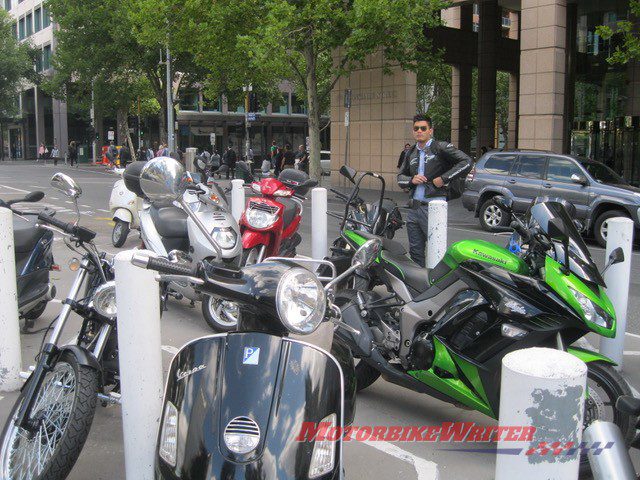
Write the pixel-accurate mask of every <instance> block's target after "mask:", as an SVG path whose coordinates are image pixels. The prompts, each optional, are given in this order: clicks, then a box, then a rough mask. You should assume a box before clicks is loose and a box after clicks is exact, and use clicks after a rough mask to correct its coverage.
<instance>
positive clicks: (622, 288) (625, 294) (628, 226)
mask: <svg viewBox="0 0 640 480" xmlns="http://www.w3.org/2000/svg"><path fill="white" fill-rule="evenodd" d="M607 227H608V228H607V253H606V255H607V256H606V258H607V259H608V258H609V255H610V254H611V252H612V251H613V250H615V249H616V248H618V247H622V251H623V252H624V262H622V263H618V264H617V265H612V266H611V267H609V270H607V271H606V272H605V274H604V281H605V283H606V284H607V296H608V297H609V299H610V300H611V303H613V307H614V308H615V310H616V336H615V338H604V337H603V338H601V339H600V353H602V354H603V355H606V356H607V357H609V358H610V359H611V360H613V361H614V362H616V363H617V364H618V366H617V367H616V368H617V369H618V370H622V361H623V358H624V356H623V351H624V337H625V332H626V331H627V305H628V303H629V279H630V276H631V257H632V255H633V228H634V227H633V220H631V219H629V218H623V217H617V218H610V219H609V220H608V221H607Z"/></svg>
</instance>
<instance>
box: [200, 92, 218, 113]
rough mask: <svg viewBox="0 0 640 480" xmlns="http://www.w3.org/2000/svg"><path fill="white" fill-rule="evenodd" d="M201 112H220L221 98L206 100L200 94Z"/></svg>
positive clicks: (203, 95) (204, 96)
mask: <svg viewBox="0 0 640 480" xmlns="http://www.w3.org/2000/svg"><path fill="white" fill-rule="evenodd" d="M202 111H203V112H221V111H222V97H218V98H216V99H214V100H211V99H209V98H207V96H206V95H205V94H202Z"/></svg>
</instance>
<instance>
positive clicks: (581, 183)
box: [462, 150, 640, 246]
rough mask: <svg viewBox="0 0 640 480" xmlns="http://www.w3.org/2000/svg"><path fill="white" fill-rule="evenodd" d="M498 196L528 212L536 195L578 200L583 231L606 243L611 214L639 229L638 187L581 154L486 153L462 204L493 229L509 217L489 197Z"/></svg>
mask: <svg viewBox="0 0 640 480" xmlns="http://www.w3.org/2000/svg"><path fill="white" fill-rule="evenodd" d="M495 195H504V196H506V197H508V198H511V199H512V200H513V205H514V211H515V212H516V213H523V212H525V211H526V209H527V206H528V205H529V204H530V203H531V201H532V200H533V199H534V198H535V197H537V196H554V197H560V198H564V199H565V200H567V201H569V202H571V203H573V204H574V205H575V207H576V211H577V218H578V219H579V220H582V221H583V222H584V224H585V233H588V234H593V236H594V237H595V239H596V241H597V242H598V243H599V244H600V245H602V246H604V245H605V243H606V238H607V220H609V219H610V218H612V217H628V218H631V219H632V220H633V221H634V223H635V225H636V228H640V188H636V187H633V186H631V185H629V184H628V183H627V182H626V181H625V180H624V179H623V178H622V177H620V176H619V175H618V174H617V173H615V172H614V171H613V170H611V169H610V168H609V167H607V166H606V165H604V164H603V163H600V162H596V161H593V160H589V159H586V158H582V157H573V156H570V155H560V154H556V153H553V152H544V151H536V150H511V151H493V152H488V153H486V154H485V155H483V156H482V157H481V158H480V159H479V160H478V162H477V163H476V165H475V166H474V168H473V169H472V170H471V172H469V174H468V175H467V179H466V182H465V191H464V193H463V195H462V203H463V205H464V206H465V208H467V210H470V211H472V212H474V213H475V215H476V217H479V220H480V225H481V226H482V228H484V229H485V230H489V231H495V230H497V229H499V228H501V227H505V226H508V225H509V222H510V218H508V216H507V215H506V214H505V213H504V212H502V211H501V210H500V209H499V208H498V207H497V206H496V205H495V204H494V203H493V202H492V201H491V197H493V196H495Z"/></svg>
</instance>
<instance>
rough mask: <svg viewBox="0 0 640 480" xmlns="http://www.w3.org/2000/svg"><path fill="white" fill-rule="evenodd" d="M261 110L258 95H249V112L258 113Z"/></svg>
mask: <svg viewBox="0 0 640 480" xmlns="http://www.w3.org/2000/svg"><path fill="white" fill-rule="evenodd" d="M259 110H260V102H258V94H256V93H253V92H251V93H250V94H249V111H250V112H257V111H259Z"/></svg>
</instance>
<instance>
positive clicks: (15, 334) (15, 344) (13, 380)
mask: <svg viewBox="0 0 640 480" xmlns="http://www.w3.org/2000/svg"><path fill="white" fill-rule="evenodd" d="M0 246H1V248H0V292H2V306H1V307H0V332H2V335H0V392H11V391H14V390H19V389H20V387H22V380H20V365H21V364H22V349H21V348H20V324H19V321H18V293H17V286H16V258H15V253H14V243H13V213H12V212H11V210H9V209H8V208H0Z"/></svg>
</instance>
